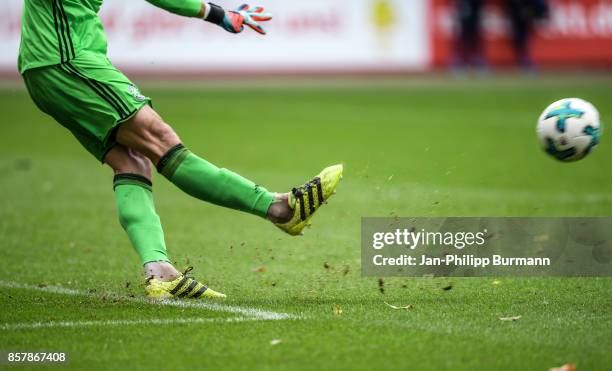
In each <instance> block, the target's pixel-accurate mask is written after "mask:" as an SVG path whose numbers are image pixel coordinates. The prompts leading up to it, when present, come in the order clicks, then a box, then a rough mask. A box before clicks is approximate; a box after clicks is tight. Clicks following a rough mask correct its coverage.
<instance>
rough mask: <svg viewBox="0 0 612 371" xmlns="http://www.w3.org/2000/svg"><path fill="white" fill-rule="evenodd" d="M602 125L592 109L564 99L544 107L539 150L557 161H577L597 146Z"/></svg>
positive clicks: (576, 100)
mask: <svg viewBox="0 0 612 371" xmlns="http://www.w3.org/2000/svg"><path fill="white" fill-rule="evenodd" d="M600 137H601V124H600V122H599V113H598V112H597V109H595V107H594V106H593V105H592V104H591V103H589V102H587V101H585V100H583V99H580V98H567V99H561V100H559V101H556V102H555V103H553V104H551V105H550V106H548V107H546V109H545V110H544V112H542V115H540V118H539V119H538V139H539V140H540V145H541V146H542V149H543V150H544V151H546V153H548V154H549V155H551V156H552V157H554V158H556V159H557V160H559V161H563V162H571V161H578V160H580V159H581V158H584V157H585V156H586V155H588V154H589V153H590V152H591V151H592V150H593V148H595V146H597V144H598V143H599V138H600Z"/></svg>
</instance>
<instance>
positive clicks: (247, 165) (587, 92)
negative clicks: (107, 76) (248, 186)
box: [0, 77, 612, 370]
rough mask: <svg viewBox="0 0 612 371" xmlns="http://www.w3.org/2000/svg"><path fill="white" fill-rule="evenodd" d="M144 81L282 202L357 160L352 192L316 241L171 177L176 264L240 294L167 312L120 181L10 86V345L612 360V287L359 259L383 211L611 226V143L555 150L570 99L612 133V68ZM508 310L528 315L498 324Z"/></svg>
mask: <svg viewBox="0 0 612 371" xmlns="http://www.w3.org/2000/svg"><path fill="white" fill-rule="evenodd" d="M141 85H142V86H141V88H142V90H143V91H144V92H145V93H146V94H147V95H149V96H151V97H152V98H153V102H154V104H155V108H156V109H157V110H158V111H159V112H160V113H161V114H162V115H163V116H164V118H165V119H166V120H167V121H168V122H169V123H171V124H172V125H173V126H174V127H175V129H176V130H177V131H178V133H179V135H180V136H181V137H182V139H183V141H184V142H185V144H186V145H187V146H189V147H190V148H191V149H192V150H194V151H195V152H196V153H198V154H200V155H201V156H203V157H205V158H207V159H208V160H210V161H211V162H213V163H216V164H218V165H220V166H224V167H227V168H230V169H232V170H234V171H237V172H239V173H241V174H243V175H245V176H247V177H249V178H251V179H253V180H255V181H257V182H258V183H260V184H263V185H265V186H267V187H268V188H269V189H271V190H279V191H284V190H287V189H288V188H289V187H291V186H293V185H296V184H301V183H302V182H304V181H305V180H306V179H307V178H309V177H310V176H312V175H314V174H316V173H317V172H318V171H319V170H320V169H321V168H323V167H324V166H326V165H329V164H332V163H337V162H342V163H344V164H345V178H344V181H343V182H342V183H341V185H340V187H339V189H338V194H337V195H336V196H335V197H334V199H332V201H331V202H330V204H329V205H327V206H326V207H325V208H324V210H323V211H321V212H320V214H318V215H317V216H316V217H315V218H314V219H313V222H314V226H313V228H312V229H310V230H307V233H306V236H304V237H302V238H291V237H289V236H285V235H282V234H281V233H280V232H279V231H278V230H276V229H275V228H274V227H273V226H271V225H269V224H267V223H265V222H264V221H262V220H259V219H257V218H255V217H252V216H249V215H244V214H239V213H236V212H233V211H230V210H225V209H221V208H218V207H214V206H211V205H206V204H203V203H201V202H199V201H197V200H195V199H192V198H190V197H188V196H186V195H184V194H182V193H181V192H180V191H179V190H177V189H174V188H173V186H172V185H171V184H169V183H167V182H166V181H165V180H164V179H163V178H162V177H160V176H157V175H155V179H154V184H155V186H154V195H155V199H156V204H157V209H158V212H159V214H160V216H161V218H162V222H163V223H164V228H165V231H166V237H167V243H168V246H169V252H170V255H171V258H172V259H173V260H174V261H176V264H177V266H178V267H179V268H182V267H184V266H187V265H193V266H194V267H195V271H194V274H195V275H196V276H197V277H200V278H202V279H203V280H205V281H206V280H207V282H208V283H209V284H210V285H211V287H213V288H218V289H219V290H221V291H222V292H225V293H226V294H228V296H229V298H228V300H226V301H224V302H223V303H221V304H220V305H203V306H159V305H151V304H148V303H147V302H146V301H143V300H141V299H140V297H141V296H142V286H141V285H142V283H141V281H142V280H141V271H140V267H139V264H138V259H137V256H136V253H135V252H134V251H133V250H132V248H131V247H130V245H129V242H128V239H127V237H126V236H125V234H124V233H123V231H122V230H121V227H120V226H119V223H118V221H117V220H116V216H115V208H114V199H113V194H112V175H111V171H110V169H107V168H104V167H102V166H100V165H99V164H97V163H96V160H95V159H94V158H93V157H91V156H90V155H88V154H87V153H85V151H84V150H82V149H81V148H80V147H79V145H78V144H77V142H76V141H75V140H74V139H73V138H72V137H71V136H70V135H69V134H68V133H67V132H66V131H65V130H64V129H63V128H62V127H60V126H59V125H57V124H56V123H54V122H53V121H52V120H51V119H49V118H48V117H45V116H44V115H43V114H42V113H40V112H38V111H37V109H36V108H35V106H34V105H33V103H32V102H31V101H30V100H29V98H28V97H27V94H26V93H25V92H24V91H23V90H20V89H4V90H2V91H1V92H0V111H1V112H2V123H3V125H2V128H3V132H2V136H0V169H1V173H2V174H3V175H2V177H0V190H1V193H0V194H1V196H0V220H1V223H0V245H1V248H0V259H1V261H2V265H1V266H0V286H1V287H0V333H1V334H2V336H0V350H4V351H9V350H19V351H37V350H47V351H65V352H67V353H68V354H69V358H70V361H69V363H68V364H67V365H66V366H67V367H70V368H73V369H110V368H117V367H119V368H127V367H129V368H130V369H133V370H140V369H142V370H151V369H155V368H157V367H158V366H159V365H164V367H166V368H169V369H178V368H181V369H187V368H207V369H222V368H226V369H244V370H247V369H248V370H269V369H278V368H285V369H293V370H302V369H304V370H306V369H312V370H315V369H316V370H320V369H331V368H333V369H346V370H359V369H372V368H386V369H413V370H417V369H435V370H475V369H482V368H486V369H496V370H516V369H521V370H547V369H548V368H550V367H553V366H559V365H561V364H564V363H576V364H577V365H578V369H579V370H604V369H609V367H610V364H612V356H611V354H612V313H611V310H612V307H611V303H612V280H611V279H608V278H584V279H563V278H540V279H511V278H503V279H499V280H495V279H494V278H473V279H457V278H453V279H452V280H451V279H444V278H436V279H431V278H430V279H426V278H403V279H399V278H397V279H384V280H382V281H379V280H378V279H377V278H362V277H361V276H360V262H359V254H360V253H359V251H360V249H359V245H360V243H359V226H360V218H361V217H362V216H391V215H392V216H395V215H398V216H609V215H611V214H612V191H611V190H610V186H611V185H612V172H610V158H611V157H612V143H611V141H610V138H609V135H607V134H608V133H606V132H605V130H604V135H603V140H602V143H601V145H600V146H599V148H597V150H596V151H595V152H594V153H593V154H592V155H590V156H589V157H588V158H587V159H585V160H584V161H580V162H578V163H573V164H561V163H557V162H555V161H554V160H551V159H549V158H548V157H547V156H546V155H544V154H543V153H542V152H541V150H540V149H539V147H538V145H537V142H536V137H535V120H536V119H537V117H538V114H539V113H540V112H541V110H542V109H543V108H544V107H545V106H546V105H547V104H549V103H550V102H552V101H554V100H557V99H559V98H563V97H567V96H578V97H581V98H585V99H587V100H590V101H591V102H592V103H594V104H595V105H596V106H597V107H598V108H599V110H600V113H601V116H602V118H603V121H604V123H605V122H607V120H610V118H611V117H612V102H611V101H610V99H609V97H610V91H611V88H612V80H610V78H609V77H603V78H598V79H594V80H592V81H588V82H585V81H578V80H573V81H563V82H556V81H554V80H547V79H543V80H526V79H519V80H518V81H514V82H512V81H506V82H503V81H502V82H499V81H490V80H482V81H476V82H469V81H463V82H451V83H446V82H440V81H431V82H429V81H427V80H424V81H420V82H416V83H409V84H401V83H390V84H373V85H369V84H367V83H358V84H351V85H350V87H345V88H343V87H339V86H336V87H334V86H330V87H326V88H320V87H316V85H311V86H305V87H302V88H292V87H290V86H285V87H275V88H269V87H268V88H265V87H257V86H252V87H249V88H247V89H244V90H242V89H238V88H237V87H231V88H221V87H210V86H209V87H203V88H199V87H197V86H191V87H190V88H189V89H183V88H181V87H180V86H177V87H173V88H169V87H165V88H163V87H152V86H151V87H148V86H147V85H146V84H141ZM385 302H387V303H390V304H393V305H402V306H403V305H408V304H411V305H412V306H413V309H410V310H394V309H391V308H390V307H389V306H387V305H386V304H385ZM262 313H263V314H262ZM505 316H521V319H520V320H518V321H514V322H503V321H500V320H499V319H498V318H499V317H505ZM3 367H4V365H3ZM25 367H27V366H24V368H25ZM31 367H35V368H39V367H40V366H31Z"/></svg>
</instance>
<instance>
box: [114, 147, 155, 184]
mask: <svg viewBox="0 0 612 371" xmlns="http://www.w3.org/2000/svg"><path fill="white" fill-rule="evenodd" d="M105 160H106V163H107V164H108V165H109V166H110V167H111V168H112V169H113V171H114V172H115V174H137V175H141V176H143V177H145V178H147V179H149V180H150V179H151V161H150V160H149V159H148V158H147V157H145V156H144V155H142V154H141V153H139V152H138V151H135V150H133V149H130V148H126V147H123V146H121V145H117V146H115V147H113V149H112V150H111V151H110V152H109V153H108V154H107V156H106V159H105Z"/></svg>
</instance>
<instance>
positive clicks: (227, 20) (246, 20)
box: [204, 3, 272, 35]
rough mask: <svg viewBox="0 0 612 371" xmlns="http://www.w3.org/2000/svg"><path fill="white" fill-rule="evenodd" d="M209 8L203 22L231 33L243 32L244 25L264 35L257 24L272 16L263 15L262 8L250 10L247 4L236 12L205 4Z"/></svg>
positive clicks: (264, 31) (263, 31) (264, 32)
mask: <svg viewBox="0 0 612 371" xmlns="http://www.w3.org/2000/svg"><path fill="white" fill-rule="evenodd" d="M206 5H207V6H208V7H209V8H208V9H207V12H206V14H205V16H204V20H205V21H208V22H211V23H214V24H216V25H218V26H221V27H223V29H224V30H226V31H227V32H231V33H240V32H242V30H244V25H245V24H246V25H247V26H249V27H251V28H252V29H253V30H255V31H257V32H258V33H260V34H262V35H265V34H266V30H264V28H263V27H261V25H260V24H259V23H258V22H265V21H269V20H270V19H272V15H271V14H268V13H264V12H263V11H264V8H262V7H260V6H258V7H255V8H253V9H250V8H249V6H248V5H247V4H243V5H241V6H240V7H239V8H238V9H236V10H230V11H226V10H224V9H223V8H222V7H220V6H219V5H217V4H213V3H208V4H206Z"/></svg>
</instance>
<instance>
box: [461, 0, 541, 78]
mask: <svg viewBox="0 0 612 371" xmlns="http://www.w3.org/2000/svg"><path fill="white" fill-rule="evenodd" d="M484 3H485V1H484V0H456V12H457V13H456V14H457V25H458V27H459V29H458V32H457V39H456V43H455V50H454V56H453V61H452V64H453V67H454V68H456V69H459V70H461V69H463V68H464V67H467V66H474V67H476V68H478V69H480V70H481V71H486V70H487V61H486V58H485V55H484V51H483V35H482V32H483V30H482V17H483V6H484ZM505 7H506V12H507V14H508V18H509V21H510V22H509V23H510V31H511V35H512V46H513V49H514V52H515V54H516V59H517V63H518V65H519V66H520V67H521V68H523V69H525V70H532V69H533V61H532V59H531V56H530V54H529V39H530V35H531V33H532V31H533V25H534V22H535V21H536V20H539V19H543V18H546V17H547V16H548V12H549V8H548V2H547V0H505Z"/></svg>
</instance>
